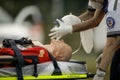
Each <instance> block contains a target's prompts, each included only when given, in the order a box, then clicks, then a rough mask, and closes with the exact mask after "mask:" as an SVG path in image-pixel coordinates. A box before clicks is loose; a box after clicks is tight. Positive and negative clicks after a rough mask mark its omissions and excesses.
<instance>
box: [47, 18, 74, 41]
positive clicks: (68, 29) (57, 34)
mask: <svg viewBox="0 0 120 80" xmlns="http://www.w3.org/2000/svg"><path fill="white" fill-rule="evenodd" d="M56 21H57V22H58V24H59V26H57V27H54V28H52V29H51V30H50V32H51V33H50V34H49V36H51V39H54V38H56V39H57V40H59V39H60V38H62V37H63V36H65V35H67V34H69V33H72V32H73V28H72V25H68V24H65V23H64V22H62V21H60V20H59V19H57V20H56Z"/></svg>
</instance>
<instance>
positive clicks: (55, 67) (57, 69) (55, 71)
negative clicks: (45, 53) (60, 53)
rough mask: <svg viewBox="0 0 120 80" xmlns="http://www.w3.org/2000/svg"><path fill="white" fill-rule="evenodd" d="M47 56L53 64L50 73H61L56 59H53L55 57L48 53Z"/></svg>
mask: <svg viewBox="0 0 120 80" xmlns="http://www.w3.org/2000/svg"><path fill="white" fill-rule="evenodd" d="M49 56H50V58H51V60H52V62H53V66H54V72H53V73H52V75H62V72H61V70H60V68H59V66H58V64H57V61H56V60H55V58H54V57H53V56H52V55H51V54H50V53H49Z"/></svg>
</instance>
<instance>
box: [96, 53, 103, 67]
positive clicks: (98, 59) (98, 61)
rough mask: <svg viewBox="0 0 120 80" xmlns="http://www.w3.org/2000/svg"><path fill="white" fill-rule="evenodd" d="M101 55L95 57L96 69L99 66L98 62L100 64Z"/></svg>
mask: <svg viewBox="0 0 120 80" xmlns="http://www.w3.org/2000/svg"><path fill="white" fill-rule="evenodd" d="M102 55H103V54H102V53H101V54H100V55H99V56H98V57H97V59H96V67H97V68H98V66H99V64H100V62H101V59H102Z"/></svg>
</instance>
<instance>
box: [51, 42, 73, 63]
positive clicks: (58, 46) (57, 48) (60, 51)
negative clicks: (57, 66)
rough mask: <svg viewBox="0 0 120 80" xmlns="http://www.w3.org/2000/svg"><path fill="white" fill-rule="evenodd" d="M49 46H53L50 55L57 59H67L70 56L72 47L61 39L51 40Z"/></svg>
mask: <svg viewBox="0 0 120 80" xmlns="http://www.w3.org/2000/svg"><path fill="white" fill-rule="evenodd" d="M51 46H52V48H53V53H52V55H53V56H54V58H55V59H56V60H57V61H69V60H70V58H71V56H72V48H71V47H70V46H69V45H68V44H66V43H65V42H64V41H63V40H58V41H56V40H52V41H51Z"/></svg>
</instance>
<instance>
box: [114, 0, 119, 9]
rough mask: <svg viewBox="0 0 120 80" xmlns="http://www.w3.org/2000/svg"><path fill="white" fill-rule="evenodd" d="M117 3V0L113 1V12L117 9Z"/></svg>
mask: <svg viewBox="0 0 120 80" xmlns="http://www.w3.org/2000/svg"><path fill="white" fill-rule="evenodd" d="M117 3H118V0H115V2H114V8H113V10H116V9H117Z"/></svg>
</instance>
